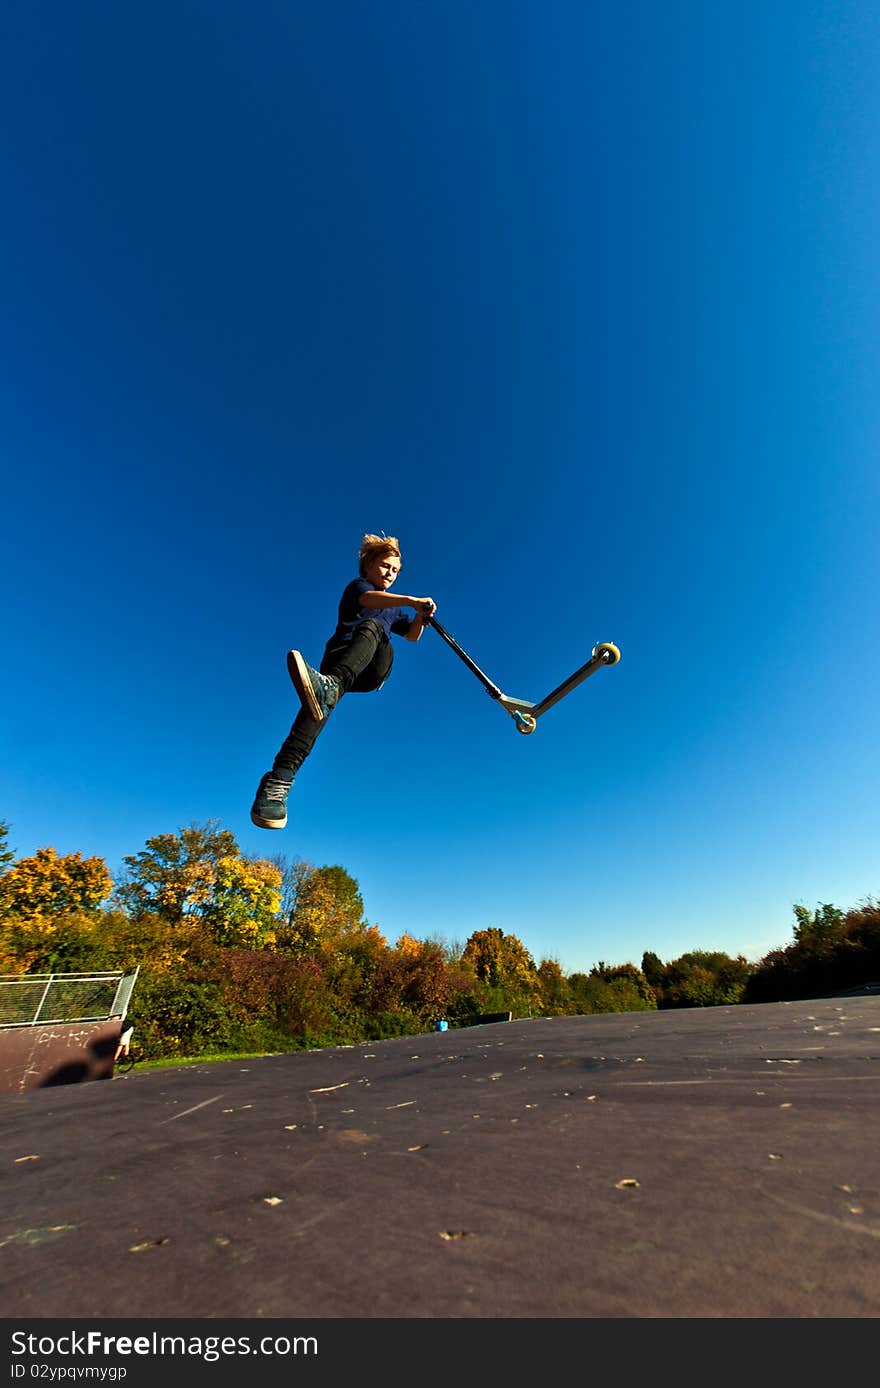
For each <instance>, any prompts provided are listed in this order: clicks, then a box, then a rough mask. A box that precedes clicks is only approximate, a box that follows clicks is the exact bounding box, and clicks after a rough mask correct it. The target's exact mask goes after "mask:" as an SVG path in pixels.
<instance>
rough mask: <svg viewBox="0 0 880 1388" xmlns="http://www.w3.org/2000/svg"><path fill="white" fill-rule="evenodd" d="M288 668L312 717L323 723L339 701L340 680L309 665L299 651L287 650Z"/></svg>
mask: <svg viewBox="0 0 880 1388" xmlns="http://www.w3.org/2000/svg"><path fill="white" fill-rule="evenodd" d="M287 670H288V673H289V675H290V678H291V679H292V680H293V683H294V685H295V686H296V692H297V694H298V695H299V698H300V703H301V704H302V706H303V708H304V709H305V711H306V713H307V714H308V715H309V717H310V718H314V720H315V722H316V723H323V721H324V719H325V718H326V717H327V715H328V714H330V713H332V712H333V710H334V709H335V707H336V705H337V704H338V702H339V681H338V680H335V679H334V678H333V676H332V675H322V674H321V673H320V672H319V671H318V670H313V669H312V667H311V665H307V664H306V662H305V661H304V660H303V658H302V656H301V655H300V653H299V651H288V652H287Z"/></svg>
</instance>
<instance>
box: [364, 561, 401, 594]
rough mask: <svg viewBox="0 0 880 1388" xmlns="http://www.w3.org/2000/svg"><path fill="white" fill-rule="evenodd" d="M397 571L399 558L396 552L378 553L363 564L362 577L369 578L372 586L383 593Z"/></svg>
mask: <svg viewBox="0 0 880 1388" xmlns="http://www.w3.org/2000/svg"><path fill="white" fill-rule="evenodd" d="M399 573H400V560H399V559H398V557H397V555H396V554H383V555H380V556H379V557H378V558H377V559H370V560H369V561H368V563H366V564H365V565H364V577H365V578H367V579H369V581H370V583H372V585H373V587H374V588H375V589H377V591H378V592H380V593H384V592H385V590H386V588H390V587H391V585H392V583H393V582H394V580H395V578H396V577H397V575H398V574H399Z"/></svg>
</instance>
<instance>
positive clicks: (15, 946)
mask: <svg viewBox="0 0 880 1388" xmlns="http://www.w3.org/2000/svg"><path fill="white" fill-rule="evenodd" d="M112 887H113V882H112V879H111V877H110V873H109V872H108V870H107V865H106V863H105V862H104V859H103V858H98V857H93V858H84V857H83V856H82V854H81V853H67V854H63V855H61V856H59V854H58V853H56V851H55V849H54V848H38V849H37V851H36V853H34V854H33V855H32V856H30V857H26V858H19V859H18V860H17V861H16V862H14V863H13V864H12V866H11V867H7V869H6V871H5V872H4V873H3V874H2V876H0V971H3V972H6V973H48V972H52V971H53V970H61V971H65V972H70V971H73V970H75V969H76V968H77V967H78V966H79V961H80V960H81V959H82V958H86V957H88V954H89V952H90V950H91V948H92V944H93V937H94V933H95V929H96V925H97V922H98V920H99V914H100V913H99V908H100V906H101V903H102V902H103V901H106V899H107V897H108V896H109V895H110V892H111V890H112Z"/></svg>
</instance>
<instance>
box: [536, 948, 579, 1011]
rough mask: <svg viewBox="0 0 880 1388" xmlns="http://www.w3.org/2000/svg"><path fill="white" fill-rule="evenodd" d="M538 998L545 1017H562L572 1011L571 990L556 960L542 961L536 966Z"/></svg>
mask: <svg viewBox="0 0 880 1388" xmlns="http://www.w3.org/2000/svg"><path fill="white" fill-rule="evenodd" d="M538 997H539V1000H540V1007H541V1011H542V1012H543V1013H544V1015H545V1016H547V1017H564V1016H566V1015H567V1014H568V1013H570V1012H571V1011H572V1010H573V1004H572V998H571V989H570V987H569V985H568V979H567V978H566V977H565V974H564V973H563V972H562V965H561V964H560V963H559V960H558V959H542V960H541V962H540V964H539V965H538Z"/></svg>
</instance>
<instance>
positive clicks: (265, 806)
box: [251, 771, 293, 829]
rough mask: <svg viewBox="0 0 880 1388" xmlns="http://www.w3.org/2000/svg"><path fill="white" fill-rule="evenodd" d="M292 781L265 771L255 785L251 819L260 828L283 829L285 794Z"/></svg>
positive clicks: (285, 813)
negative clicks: (255, 791)
mask: <svg viewBox="0 0 880 1388" xmlns="http://www.w3.org/2000/svg"><path fill="white" fill-rule="evenodd" d="M292 785H293V781H282V780H280V779H279V778H278V776H276V775H275V773H274V771H267V772H266V774H265V776H264V777H263V778H262V780H261V781H260V784H259V786H258V787H257V793H256V796H255V797H254V803H253V805H252V806H251V819H252V820H253V822H254V824H256V825H257V826H258V827H259V828H260V829H283V828H284V826H285V824H286V823H287V795H288V792H289V790H290V788H291V786H292Z"/></svg>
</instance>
